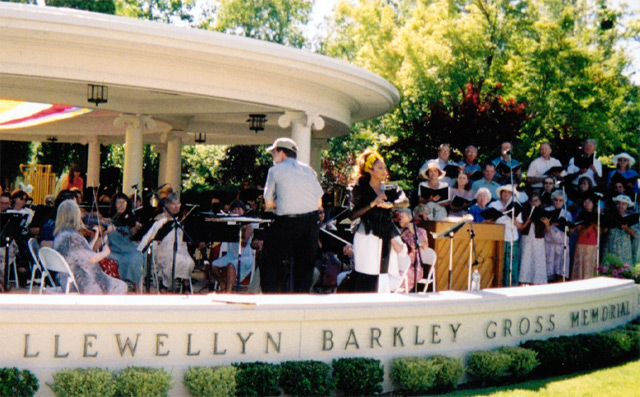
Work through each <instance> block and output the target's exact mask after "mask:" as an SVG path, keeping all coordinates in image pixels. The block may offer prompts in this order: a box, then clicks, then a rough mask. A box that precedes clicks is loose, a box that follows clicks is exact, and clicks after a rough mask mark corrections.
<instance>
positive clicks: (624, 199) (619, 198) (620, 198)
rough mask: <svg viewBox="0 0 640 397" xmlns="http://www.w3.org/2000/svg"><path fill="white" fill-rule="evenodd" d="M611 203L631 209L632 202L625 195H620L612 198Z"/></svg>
mask: <svg viewBox="0 0 640 397" xmlns="http://www.w3.org/2000/svg"><path fill="white" fill-rule="evenodd" d="M613 201H619V202H621V203H625V204H627V205H628V206H629V208H633V201H631V199H630V198H629V196H627V195H626V194H621V195H619V196H616V197H614V198H613Z"/></svg>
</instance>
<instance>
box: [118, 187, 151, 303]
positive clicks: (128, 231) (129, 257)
mask: <svg viewBox="0 0 640 397" xmlns="http://www.w3.org/2000/svg"><path fill="white" fill-rule="evenodd" d="M109 215H110V217H111V224H112V225H113V226H115V228H116V232H115V233H110V234H109V246H110V248H111V254H109V258H110V259H113V260H114V261H116V263H117V264H118V273H119V274H120V279H122V280H123V281H126V282H127V284H128V285H129V288H130V289H131V290H133V291H136V290H137V289H138V284H139V283H140V280H142V268H143V266H144V256H143V255H142V253H141V252H140V251H138V249H137V244H136V243H134V242H133V241H131V236H133V235H134V234H136V233H137V232H138V230H140V228H141V227H142V225H141V224H140V223H139V222H138V220H137V219H136V217H135V215H133V211H132V205H131V200H130V199H129V197H127V195H126V194H124V193H116V194H115V195H114V196H113V197H112V199H111V209H110V211H109Z"/></svg>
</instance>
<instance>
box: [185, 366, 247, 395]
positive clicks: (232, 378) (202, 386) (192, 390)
mask: <svg viewBox="0 0 640 397" xmlns="http://www.w3.org/2000/svg"><path fill="white" fill-rule="evenodd" d="M236 372H237V368H236V367H234V366H231V365H228V366H218V367H192V368H189V369H188V370H187V372H186V373H185V374H184V379H183V384H184V386H185V388H186V389H187V391H189V394H191V395H192V396H198V397H200V396H220V397H223V396H233V395H235V394H236Z"/></svg>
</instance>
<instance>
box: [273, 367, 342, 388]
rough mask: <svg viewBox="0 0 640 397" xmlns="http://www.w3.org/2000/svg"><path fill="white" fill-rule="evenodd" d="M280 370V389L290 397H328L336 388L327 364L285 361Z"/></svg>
mask: <svg viewBox="0 0 640 397" xmlns="http://www.w3.org/2000/svg"><path fill="white" fill-rule="evenodd" d="M280 368H281V372H280V387H281V388H282V390H283V391H284V392H285V394H287V395H289V396H327V395H329V394H331V393H332V392H333V390H334V388H335V384H334V382H333V379H332V378H331V367H330V366H329V364H327V363H323V362H321V361H312V360H307V361H285V362H283V363H282V364H280Z"/></svg>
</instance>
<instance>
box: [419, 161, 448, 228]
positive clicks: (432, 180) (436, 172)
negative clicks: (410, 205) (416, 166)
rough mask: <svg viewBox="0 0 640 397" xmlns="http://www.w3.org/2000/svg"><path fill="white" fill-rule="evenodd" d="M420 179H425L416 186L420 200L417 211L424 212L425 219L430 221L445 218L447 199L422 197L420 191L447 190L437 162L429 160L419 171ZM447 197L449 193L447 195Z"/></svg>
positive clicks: (435, 196) (436, 196)
mask: <svg viewBox="0 0 640 397" xmlns="http://www.w3.org/2000/svg"><path fill="white" fill-rule="evenodd" d="M420 177H421V179H426V181H425V182H421V183H420V185H419V186H418V194H419V199H420V205H419V206H418V207H422V208H419V209H418V211H420V212H425V213H426V214H427V219H429V220H432V221H441V220H443V219H444V218H446V217H447V209H446V207H447V206H448V205H449V200H448V197H441V196H440V195H439V194H436V195H429V196H428V197H424V196H423V195H422V193H420V191H421V190H422V188H428V189H433V190H440V189H445V188H446V189H448V188H449V185H448V184H447V183H446V182H443V181H442V179H443V178H444V177H445V173H444V171H442V169H441V168H440V164H439V163H438V160H429V161H427V164H426V165H425V166H423V167H422V169H421V170H420ZM447 195H449V193H447Z"/></svg>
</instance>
